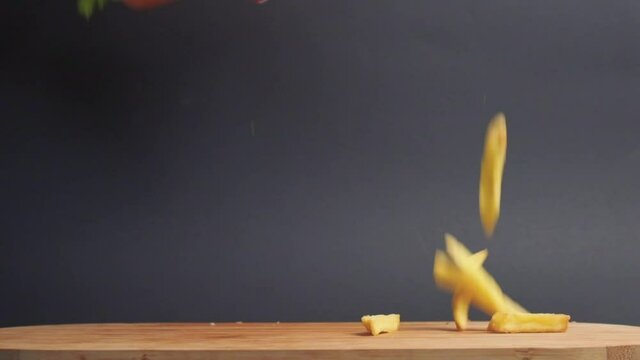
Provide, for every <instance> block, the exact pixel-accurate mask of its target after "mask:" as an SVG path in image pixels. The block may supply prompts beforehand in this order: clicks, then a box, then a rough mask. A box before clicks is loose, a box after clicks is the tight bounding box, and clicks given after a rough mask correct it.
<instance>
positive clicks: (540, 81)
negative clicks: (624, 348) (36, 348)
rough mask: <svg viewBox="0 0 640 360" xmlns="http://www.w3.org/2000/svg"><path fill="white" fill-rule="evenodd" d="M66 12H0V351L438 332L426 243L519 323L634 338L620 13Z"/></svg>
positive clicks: (626, 51)
mask: <svg viewBox="0 0 640 360" xmlns="http://www.w3.org/2000/svg"><path fill="white" fill-rule="evenodd" d="M74 3H75V1H67V2H63V1H49V0H46V1H45V0H41V1H35V0H33V1H23V0H13V1H5V2H4V3H3V5H2V6H1V7H2V15H1V17H2V20H1V22H0V23H1V24H0V30H1V31H2V32H1V34H2V35H0V39H1V41H2V43H1V46H2V53H1V56H0V76H1V77H0V79H1V80H0V81H1V82H0V119H2V120H1V122H2V131H1V132H0V139H1V143H2V153H1V156H2V172H1V173H2V175H1V177H0V179H1V180H0V181H2V184H1V185H2V186H1V187H0V188H1V189H2V194H3V195H2V198H1V201H0V203H1V204H2V208H3V215H2V216H1V217H0V219H1V220H0V229H1V231H2V233H1V236H0V291H1V296H0V326H10V325H18V324H34V323H61V322H65V323H68V322H106V321H109V322H120V321H334V320H335V321H338V320H339V321H357V320H358V319H359V316H360V315H362V314H365V313H380V312H399V313H401V314H402V317H403V319H407V320H444V319H449V318H450V310H449V301H450V300H449V299H450V297H449V296H448V295H446V294H444V293H441V292H439V291H438V290H437V289H436V288H435V286H434V283H433V278H432V264H433V255H434V251H435V249H436V248H439V247H442V246H443V234H444V232H451V233H453V234H455V235H457V236H458V237H459V238H460V239H461V240H462V241H463V242H465V243H466V244H468V245H469V246H470V247H471V249H472V250H479V249H482V248H484V247H488V248H489V249H490V255H489V258H488V260H487V263H486V266H487V268H488V269H489V270H490V271H491V272H492V273H493V274H494V276H495V277H496V278H497V280H498V281H499V282H500V283H501V284H502V285H503V287H504V289H505V291H506V292H508V293H509V294H510V295H512V296H513V297H514V298H516V299H517V300H519V301H520V302H521V303H522V304H524V305H525V306H527V307H528V308H530V309H531V310H533V311H542V312H566V313H569V314H571V315H573V317H574V319H575V320H578V321H598V322H619V323H633V324H638V323H640V310H638V304H639V303H640V290H638V285H639V284H640V264H639V263H638V261H637V257H638V254H640V239H639V236H638V235H639V234H640V186H639V185H638V183H639V182H638V176H639V175H640V170H639V169H640V146H639V145H638V138H639V136H640V125H638V114H639V113H640V47H639V44H640V43H639V40H640V2H638V1H635V0H633V1H599V2H596V1H555V0H553V1H551V0H549V1H510V0H508V1H507V0H505V1H475V0H470V1H423V0H416V1H364V0H362V1H345V0H335V1H310V0H304V1H303V0H296V1H292V0H271V1H269V2H268V3H266V4H265V5H262V6H257V5H254V4H252V3H251V2H250V1H243V0H225V1H210V0H182V1H180V2H178V3H177V4H175V5H173V6H170V7H166V8H162V9H158V10H154V11H150V12H144V13H135V12H132V11H129V10H127V9H125V8H124V7H122V6H119V5H117V4H115V5H111V6H109V7H108V8H107V9H106V10H105V11H104V12H103V13H100V14H98V15H97V16H95V17H94V18H93V19H92V20H91V21H90V22H86V21H84V20H83V19H82V18H80V17H78V16H77V14H76V12H75V5H74ZM497 111H504V112H505V113H506V115H507V119H508V131H509V149H508V159H507V165H506V172H505V179H504V180H505V183H504V192H503V203H502V206H503V214H502V218H501V221H500V223H499V225H498V228H497V233H496V236H495V238H494V239H492V240H490V241H487V240H485V239H484V238H483V236H482V232H481V227H480V221H479V219H478V211H477V186H478V175H479V162H480V156H481V149H482V142H483V136H484V129H485V126H486V124H487V121H488V120H489V118H490V117H491V116H492V115H493V114H494V113H495V112H497ZM474 315H475V317H476V318H484V317H483V316H482V315H479V314H477V313H474Z"/></svg>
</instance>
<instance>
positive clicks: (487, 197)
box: [479, 113, 507, 237]
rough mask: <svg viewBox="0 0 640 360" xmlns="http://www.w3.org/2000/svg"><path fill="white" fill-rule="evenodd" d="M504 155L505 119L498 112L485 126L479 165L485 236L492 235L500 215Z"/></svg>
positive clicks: (505, 151)
mask: <svg viewBox="0 0 640 360" xmlns="http://www.w3.org/2000/svg"><path fill="white" fill-rule="evenodd" d="M506 156H507V120H506V118H505V116H504V114H503V113H498V114H496V115H495V116H494V117H493V119H491V122H490V123H489V126H488V127H487V133H486V135H485V140H484V153H483V155H482V164H481V167H480V194H479V204H480V220H481V222H482V228H483V230H484V233H485V235H486V236H487V237H491V236H493V232H494V230H495V227H496V224H497V223H498V218H499V217H500V194H501V190H502V174H503V171H504V162H505V160H506Z"/></svg>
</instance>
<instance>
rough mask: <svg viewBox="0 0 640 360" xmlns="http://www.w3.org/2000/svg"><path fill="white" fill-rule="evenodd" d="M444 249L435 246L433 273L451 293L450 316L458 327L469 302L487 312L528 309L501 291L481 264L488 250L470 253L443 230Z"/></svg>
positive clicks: (463, 321) (462, 325)
mask: <svg viewBox="0 0 640 360" xmlns="http://www.w3.org/2000/svg"><path fill="white" fill-rule="evenodd" d="M445 242H446V248H447V251H446V252H443V251H441V250H436V256H435V260H434V265H433V276H434V279H435V282H436V285H437V286H438V287H439V288H441V289H443V290H446V291H449V292H451V293H452V294H453V300H452V303H451V307H452V312H453V318H454V321H455V323H456V327H457V328H458V330H464V329H465V328H466V325H467V322H468V313H469V304H471V305H473V306H474V307H476V308H478V309H480V310H481V311H483V312H484V313H486V314H487V315H490V316H491V315H493V314H494V313H496V312H500V311H504V312H527V310H525V309H524V308H523V307H522V306H520V305H519V304H518V303H516V302H515V301H513V300H512V299H511V298H509V297H508V296H507V295H505V294H504V293H503V292H502V289H500V286H499V285H498V283H497V282H496V281H495V279H494V278H493V277H492V276H491V274H489V273H488V272H487V271H486V270H485V269H484V267H483V266H482V264H483V262H484V260H485V259H486V258H487V255H488V252H487V250H486V249H485V250H482V251H480V252H477V253H475V254H472V253H471V252H470V251H469V250H468V249H467V248H466V247H465V246H464V245H463V244H462V243H461V242H459V241H458V240H457V239H456V238H455V237H454V236H453V235H451V234H445Z"/></svg>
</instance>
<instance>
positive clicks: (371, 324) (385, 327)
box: [360, 314, 400, 336]
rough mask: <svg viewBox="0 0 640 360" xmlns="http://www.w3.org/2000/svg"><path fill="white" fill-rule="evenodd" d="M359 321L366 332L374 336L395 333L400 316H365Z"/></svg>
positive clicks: (398, 325)
mask: <svg viewBox="0 0 640 360" xmlns="http://www.w3.org/2000/svg"><path fill="white" fill-rule="evenodd" d="M360 320H361V321H362V325H364V327H365V328H367V331H369V332H370V333H371V335H374V336H376V335H379V334H380V333H383V332H391V331H396V330H398V328H399V327H400V314H389V315H365V316H363V317H362V318H361V319H360Z"/></svg>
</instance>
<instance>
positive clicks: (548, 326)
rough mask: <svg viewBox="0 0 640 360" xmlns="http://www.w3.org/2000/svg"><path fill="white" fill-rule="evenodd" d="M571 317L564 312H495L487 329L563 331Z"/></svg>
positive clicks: (524, 331)
mask: <svg viewBox="0 0 640 360" xmlns="http://www.w3.org/2000/svg"><path fill="white" fill-rule="evenodd" d="M569 320H571V317H570V316H569V315H565V314H523V313H506V312H497V313H495V314H493V316H492V317H491V321H490V322H489V326H488V328H487V329H488V330H489V331H494V332H501V333H531V332H564V331H566V330H567V327H568V326H569Z"/></svg>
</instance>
